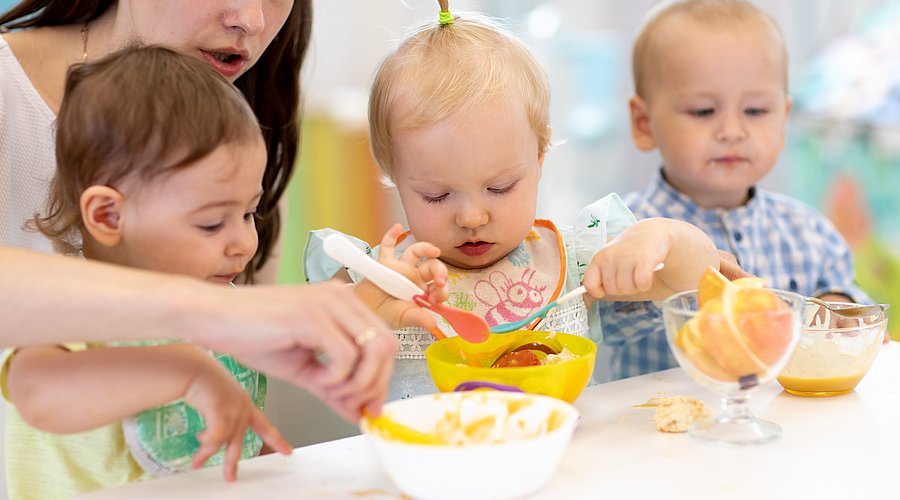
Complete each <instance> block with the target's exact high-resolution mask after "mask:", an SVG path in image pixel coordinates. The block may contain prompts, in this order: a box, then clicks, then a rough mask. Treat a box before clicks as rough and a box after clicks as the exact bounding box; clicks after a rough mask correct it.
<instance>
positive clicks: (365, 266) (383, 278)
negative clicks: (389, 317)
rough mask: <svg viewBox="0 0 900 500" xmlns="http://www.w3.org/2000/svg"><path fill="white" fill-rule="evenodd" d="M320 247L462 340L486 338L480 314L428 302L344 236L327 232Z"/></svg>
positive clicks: (409, 282)
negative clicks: (430, 315) (435, 316)
mask: <svg viewBox="0 0 900 500" xmlns="http://www.w3.org/2000/svg"><path fill="white" fill-rule="evenodd" d="M322 248H323V249H324V250H325V254H326V255H328V256H329V257H331V258H332V259H334V260H336V261H338V262H340V263H341V264H343V265H344V266H346V267H348V268H350V269H353V270H354V271H356V272H358V273H359V274H361V275H363V277H365V278H366V279H367V280H369V281H371V282H372V283H373V284H374V285H375V286H377V287H378V288H381V289H382V290H384V291H385V292H387V293H388V294H389V295H391V296H393V297H396V298H398V299H400V300H408V301H410V302H413V303H415V304H416V305H418V306H419V307H423V308H425V309H428V310H429V311H433V312H435V313H437V314H439V315H440V316H441V317H443V318H444V319H446V320H447V323H450V327H451V328H453V330H454V331H455V332H456V334H457V335H459V336H460V337H462V338H463V340H466V341H468V342H473V343H480V342H484V341H485V340H487V339H488V336H489V335H490V331H489V329H488V325H487V323H486V322H485V321H484V318H482V317H481V316H479V315H477V314H475V313H473V312H471V311H466V310H463V309H456V308H455V307H449V306H445V305H444V304H432V303H431V302H429V301H428V295H427V294H426V293H425V292H424V291H422V289H421V288H419V287H418V286H416V284H415V283H413V282H412V281H410V280H409V279H408V278H407V277H406V276H403V275H402V274H400V273H398V272H397V271H394V270H393V269H391V268H389V267H387V266H385V265H384V264H381V263H380V262H378V261H377V260H375V259H373V258H371V257H369V256H368V255H366V254H365V252H363V251H362V249H360V248H357V247H356V246H355V245H353V243H351V242H350V240H348V239H347V238H345V237H344V236H341V235H339V234H331V235H328V236H327V237H326V238H325V240H324V241H323V242H322Z"/></svg>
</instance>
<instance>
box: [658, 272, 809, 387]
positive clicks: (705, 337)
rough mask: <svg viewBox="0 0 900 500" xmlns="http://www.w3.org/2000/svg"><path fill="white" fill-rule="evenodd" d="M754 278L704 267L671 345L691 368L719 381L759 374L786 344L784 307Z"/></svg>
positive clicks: (789, 318) (787, 312)
mask: <svg viewBox="0 0 900 500" xmlns="http://www.w3.org/2000/svg"><path fill="white" fill-rule="evenodd" d="M764 285H765V282H764V281H763V280H762V279H760V278H741V279H738V280H735V281H733V282H732V281H729V280H728V279H727V278H726V277H725V276H723V275H722V274H721V273H719V271H717V270H715V269H713V268H709V269H707V270H706V272H705V273H704V274H703V276H702V277H701V280H700V285H699V287H698V290H697V307H698V310H697V312H696V315H695V316H694V317H692V318H691V319H689V320H688V321H686V322H685V323H684V324H683V325H682V326H681V328H680V329H679V330H678V334H677V336H676V337H675V344H676V345H677V346H678V347H679V348H680V349H681V351H682V352H683V353H684V355H685V356H686V357H687V358H688V360H690V362H691V363H692V364H693V366H694V367H696V369H697V370H699V371H701V372H702V373H704V374H705V375H706V376H708V377H710V378H712V379H715V380H718V381H720V382H737V381H740V380H742V379H747V378H754V377H755V378H761V377H762V375H764V374H765V373H766V372H767V371H768V370H769V368H770V367H771V366H772V365H774V364H776V363H777V362H778V361H779V360H781V359H782V358H784V357H785V354H786V353H787V352H788V350H789V349H790V348H791V347H792V342H793V338H794V337H793V332H792V327H791V325H792V322H793V321H794V317H793V314H792V312H791V309H790V307H789V306H788V304H787V303H785V301H784V300H782V299H781V298H779V296H778V295H777V294H776V293H775V292H774V291H772V290H769V289H766V288H763V286H764Z"/></svg>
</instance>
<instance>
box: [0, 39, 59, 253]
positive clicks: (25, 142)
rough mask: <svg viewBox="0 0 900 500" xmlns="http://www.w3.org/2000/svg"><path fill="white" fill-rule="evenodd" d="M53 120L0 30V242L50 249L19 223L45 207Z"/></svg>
mask: <svg viewBox="0 0 900 500" xmlns="http://www.w3.org/2000/svg"><path fill="white" fill-rule="evenodd" d="M55 121H56V115H55V113H53V111H52V110H51V109H50V107H49V106H47V103H46V102H44V100H43V99H42V98H41V96H40V94H38V92H37V89H35V88H34V85H32V83H31V80H29V79H28V77H27V76H26V75H25V71H24V70H23V69H22V66H20V65H19V61H18V60H17V59H16V57H15V55H13V52H12V50H11V49H10V48H9V45H8V44H7V43H6V40H4V38H3V36H2V35H0V245H3V246H15V247H23V248H29V249H32V250H37V251H40V252H46V253H51V252H53V248H52V246H51V244H50V240H48V239H47V238H46V237H44V236H43V235H42V234H40V233H37V232H31V231H26V230H24V229H23V228H22V226H23V224H25V222H26V221H27V220H29V219H31V218H33V217H34V214H35V213H44V212H45V211H46V209H45V206H46V202H47V193H48V190H49V188H50V181H51V179H52V178H53V174H54V172H55V170H56V145H55V139H54V132H53V127H54V122H55Z"/></svg>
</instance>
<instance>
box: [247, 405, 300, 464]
mask: <svg viewBox="0 0 900 500" xmlns="http://www.w3.org/2000/svg"><path fill="white" fill-rule="evenodd" d="M250 428H251V429H253V432H255V433H256V435H257V436H259V437H260V439H262V440H263V442H264V443H266V444H267V445H269V447H271V448H272V449H273V450H275V451H277V452H278V453H281V454H282V455H290V454H291V445H290V443H288V442H287V440H286V439H284V436H282V435H281V433H280V432H278V429H277V428H275V426H274V425H272V422H269V419H267V418H266V416H265V415H264V414H263V412H261V411H259V410H257V409H256V408H254V409H253V411H252V413H251V414H250Z"/></svg>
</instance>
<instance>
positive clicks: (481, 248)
mask: <svg viewBox="0 0 900 500" xmlns="http://www.w3.org/2000/svg"><path fill="white" fill-rule="evenodd" d="M456 248H457V249H458V250H459V251H460V252H462V253H464V254H466V255H468V256H469V257H478V256H481V255H484V254H486V253H488V252H489V251H490V250H491V248H494V244H493V243H488V242H486V241H474V242H473V241H467V242H466V243H463V244H462V245H459V246H458V247H456Z"/></svg>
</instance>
